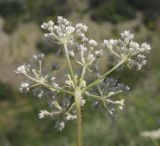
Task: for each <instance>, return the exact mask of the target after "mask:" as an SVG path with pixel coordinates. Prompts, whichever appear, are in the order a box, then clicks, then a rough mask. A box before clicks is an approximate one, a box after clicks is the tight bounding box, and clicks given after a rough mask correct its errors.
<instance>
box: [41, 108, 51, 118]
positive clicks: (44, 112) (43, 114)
mask: <svg viewBox="0 0 160 146" xmlns="http://www.w3.org/2000/svg"><path fill="white" fill-rule="evenodd" d="M38 115H39V119H43V118H45V117H47V116H49V115H50V113H49V112H48V111H46V110H41V111H40V113H39V114H38Z"/></svg>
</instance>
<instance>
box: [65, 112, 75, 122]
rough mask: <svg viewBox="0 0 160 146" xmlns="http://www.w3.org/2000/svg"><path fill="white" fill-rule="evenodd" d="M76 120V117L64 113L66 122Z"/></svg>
mask: <svg viewBox="0 0 160 146" xmlns="http://www.w3.org/2000/svg"><path fill="white" fill-rule="evenodd" d="M76 118H77V116H76V115H71V114H70V113H66V118H65V119H66V120H67V121H71V120H75V119H76Z"/></svg>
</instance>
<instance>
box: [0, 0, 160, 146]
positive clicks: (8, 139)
mask: <svg viewBox="0 0 160 146" xmlns="http://www.w3.org/2000/svg"><path fill="white" fill-rule="evenodd" d="M59 15H61V16H65V17H67V18H68V19H69V20H71V21H72V22H73V23H76V22H83V23H84V24H86V25H88V26H89V32H88V35H89V36H90V37H92V38H94V39H96V40H98V42H100V43H101V42H102V40H103V39H107V38H118V35H119V33H120V32H121V31H123V30H131V31H132V32H133V33H135V35H136V38H137V40H138V41H139V42H143V41H147V42H148V43H150V44H151V47H152V51H151V53H150V54H149V55H148V64H147V66H146V67H144V68H143V70H142V71H134V70H128V69H123V70H120V72H117V73H115V74H114V77H116V78H118V80H120V81H121V82H124V83H125V84H128V85H129V86H130V87H131V90H130V91H129V93H128V94H127V95H125V97H126V106H125V109H124V111H123V112H119V113H118V115H117V117H116V118H111V117H110V116H109V115H108V114H107V113H105V112H103V111H102V112H101V111H94V112H93V111H92V108H91V105H90V103H88V104H86V105H85V107H86V108H85V109H83V131H84V135H83V136H84V143H85V146H160V140H158V139H155V140H153V139H149V138H144V137H141V136H140V132H142V131H146V130H147V131H150V130H154V129H158V128H160V0H0V146H73V145H74V139H75V126H76V125H75V123H74V122H73V123H69V124H68V125H67V126H66V128H65V129H64V131H63V132H57V131H56V130H55V129H54V121H51V120H48V119H44V120H39V119H38V115H37V114H38V111H39V109H43V107H46V106H47V102H46V101H44V100H39V99H38V98H36V97H34V96H33V95H32V94H30V93H29V94H27V95H26V94H20V93H19V91H18V86H19V84H20V82H21V81H22V78H20V77H17V76H16V74H15V73H14V70H15V69H16V67H17V66H18V65H19V64H22V63H23V62H25V61H27V60H29V58H31V56H32V54H33V53H36V52H43V53H45V54H46V60H53V61H56V60H59V61H60V62H62V63H63V62H65V60H64V59H63V58H61V57H57V56H56V52H57V49H58V47H57V46H55V45H51V44H47V43H46V42H44V40H43V33H42V31H41V29H40V24H41V23H42V22H44V21H47V20H49V19H53V20H55V19H56V17H57V16H59ZM93 30H94V31H93ZM106 62H107V61H106ZM106 64H107V63H106ZM64 66H65V65H64ZM102 67H104V66H103V64H102ZM105 67H106V66H105ZM61 68H63V66H62V67H61ZM59 78H61V76H60V77H59Z"/></svg>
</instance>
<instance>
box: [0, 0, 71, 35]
mask: <svg viewBox="0 0 160 146" xmlns="http://www.w3.org/2000/svg"><path fill="white" fill-rule="evenodd" d="M69 12H70V11H69V7H68V4H67V0H47V2H46V1H43V0H22V1H21V0H13V1H6V0H2V1H0V15H1V16H2V17H3V18H5V20H6V24H7V26H4V27H5V28H4V30H5V31H6V32H7V33H11V32H13V30H14V29H15V28H16V25H17V24H18V21H22V22H26V21H35V22H37V23H38V24H40V23H42V22H43V21H44V20H45V19H48V18H49V17H52V18H54V17H56V16H57V15H63V16H66V15H67V14H69ZM15 22H16V23H15Z"/></svg>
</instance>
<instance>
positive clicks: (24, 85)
mask: <svg viewBox="0 0 160 146" xmlns="http://www.w3.org/2000/svg"><path fill="white" fill-rule="evenodd" d="M19 90H20V91H21V92H23V91H26V92H28V91H29V83H26V82H22V84H21V86H20V89H19Z"/></svg>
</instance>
